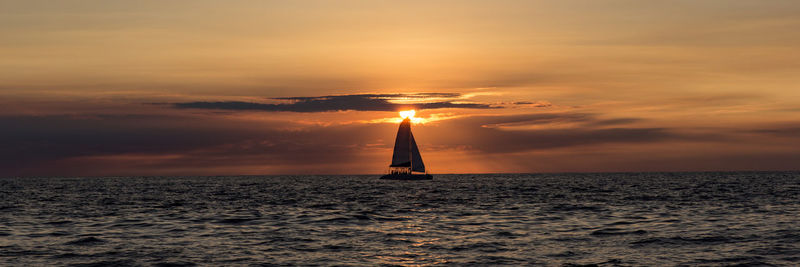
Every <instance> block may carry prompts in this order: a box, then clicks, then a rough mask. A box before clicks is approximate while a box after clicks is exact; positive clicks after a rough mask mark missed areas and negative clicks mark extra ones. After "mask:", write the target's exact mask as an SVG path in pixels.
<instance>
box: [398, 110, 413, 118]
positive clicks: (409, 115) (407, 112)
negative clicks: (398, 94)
mask: <svg viewBox="0 0 800 267" xmlns="http://www.w3.org/2000/svg"><path fill="white" fill-rule="evenodd" d="M416 113H417V112H416V111H414V110H413V109H412V110H404V111H400V117H401V118H404V119H405V118H409V119H414V114H416Z"/></svg>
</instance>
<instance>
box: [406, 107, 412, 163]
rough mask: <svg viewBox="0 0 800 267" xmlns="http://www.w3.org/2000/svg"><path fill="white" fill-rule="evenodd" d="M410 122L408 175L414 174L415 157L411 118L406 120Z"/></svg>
mask: <svg viewBox="0 0 800 267" xmlns="http://www.w3.org/2000/svg"><path fill="white" fill-rule="evenodd" d="M406 119H407V120H408V174H411V173H412V172H414V156H413V155H411V153H413V152H414V149H413V148H411V138H412V136H413V135H411V118H406Z"/></svg>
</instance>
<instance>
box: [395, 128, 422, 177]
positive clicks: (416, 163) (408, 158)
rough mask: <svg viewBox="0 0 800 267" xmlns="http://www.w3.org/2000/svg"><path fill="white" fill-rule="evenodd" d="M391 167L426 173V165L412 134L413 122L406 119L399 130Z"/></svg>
mask: <svg viewBox="0 0 800 267" xmlns="http://www.w3.org/2000/svg"><path fill="white" fill-rule="evenodd" d="M389 166H390V167H410V168H411V170H412V171H415V172H425V163H423V162H422V156H421V155H420V153H419V148H418V147H417V142H416V140H414V135H413V134H412V133H411V120H410V119H408V118H406V119H405V120H403V122H401V123H400V128H398V129H397V138H395V141H394V152H393V153H392V165H389Z"/></svg>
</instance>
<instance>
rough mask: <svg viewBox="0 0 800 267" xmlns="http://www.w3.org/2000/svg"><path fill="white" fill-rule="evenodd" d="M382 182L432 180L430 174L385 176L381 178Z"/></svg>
mask: <svg viewBox="0 0 800 267" xmlns="http://www.w3.org/2000/svg"><path fill="white" fill-rule="evenodd" d="M381 179H383V180H432V179H433V175H430V174H387V175H384V176H381Z"/></svg>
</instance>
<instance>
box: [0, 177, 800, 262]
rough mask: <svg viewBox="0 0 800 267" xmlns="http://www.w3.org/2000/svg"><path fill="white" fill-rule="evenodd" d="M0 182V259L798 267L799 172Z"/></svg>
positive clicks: (104, 178) (66, 179) (69, 179)
mask: <svg viewBox="0 0 800 267" xmlns="http://www.w3.org/2000/svg"><path fill="white" fill-rule="evenodd" d="M378 177H379V176H377V175H358V176H347V175H338V176H215V177H47V178H45V177H42V178H2V179H0V266H276V265H277V266H284V265H303V266H308V265H323V266H330V265H336V266H428V265H444V266H465V265H512V266H520V265H526V266H531V265H533V266H537V265H540V266H798V265H800V221H799V220H800V216H798V215H800V172H695V173H690V172H686V173H564V174H474V175H470V174H458V175H434V179H433V180H431V181H390V180H379V179H378Z"/></svg>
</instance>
